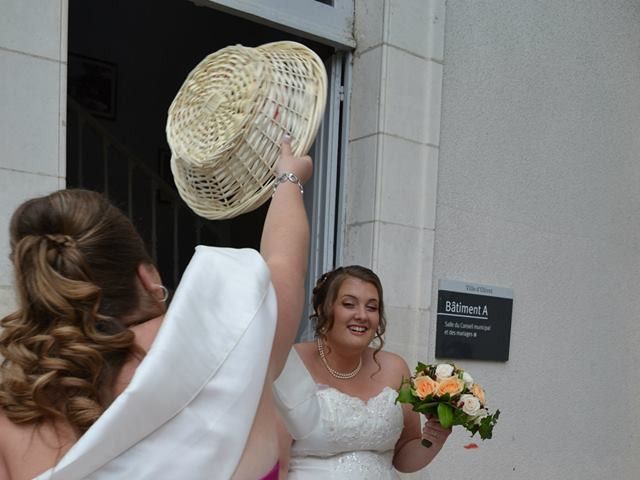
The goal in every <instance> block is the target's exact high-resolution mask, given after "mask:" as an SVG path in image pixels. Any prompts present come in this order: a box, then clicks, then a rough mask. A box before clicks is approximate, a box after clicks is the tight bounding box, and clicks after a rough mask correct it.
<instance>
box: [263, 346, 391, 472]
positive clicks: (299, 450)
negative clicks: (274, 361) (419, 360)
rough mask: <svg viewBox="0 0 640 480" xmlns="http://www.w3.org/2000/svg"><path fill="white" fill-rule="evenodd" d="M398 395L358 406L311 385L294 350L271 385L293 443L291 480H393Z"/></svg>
mask: <svg viewBox="0 0 640 480" xmlns="http://www.w3.org/2000/svg"><path fill="white" fill-rule="evenodd" d="M396 397H397V392H396V391H395V390H393V389H392V388H389V387H385V388H384V389H383V390H382V391H381V392H380V393H378V394H377V395H375V396H374V397H372V398H370V399H369V400H368V401H366V402H365V401H363V400H361V399H360V398H357V397H352V396H351V395H347V394H346V393H343V392H341V391H339V390H336V389H335V388H332V387H327V386H323V385H316V384H315V382H314V381H313V378H312V377H311V374H310V373H309V371H308V370H307V369H306V367H305V365H304V363H303V362H302V360H301V359H300V356H299V355H298V353H297V352H296V350H295V348H293V349H291V353H290V354H289V358H288V360H287V364H286V366H285V368H284V370H283V372H282V375H281V376H280V377H279V378H278V380H277V381H276V382H275V384H274V398H275V400H276V404H277V405H278V408H279V410H280V413H281V415H282V417H283V419H284V422H285V424H286V425H287V427H288V429H289V432H290V433H291V436H292V437H293V438H294V441H293V444H292V446H291V459H290V463H289V479H291V480H320V479H323V480H330V479H333V480H360V479H362V480H364V479H376V480H378V479H379V480H396V479H398V478H399V477H398V474H397V473H396V471H395V469H394V468H393V465H392V461H393V449H394V447H395V444H396V442H397V441H398V438H399V437H400V433H401V432H402V428H403V415H402V407H401V406H400V405H399V404H396V403H395V399H396Z"/></svg>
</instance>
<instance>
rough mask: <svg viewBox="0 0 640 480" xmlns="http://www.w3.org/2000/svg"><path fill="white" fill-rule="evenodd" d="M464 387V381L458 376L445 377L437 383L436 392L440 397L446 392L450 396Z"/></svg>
mask: <svg viewBox="0 0 640 480" xmlns="http://www.w3.org/2000/svg"><path fill="white" fill-rule="evenodd" d="M463 389H464V382H463V381H462V380H461V379H459V378H458V377H449V378H445V379H444V380H442V381H441V382H440V384H439V385H438V389H437V391H436V394H437V395H438V396H439V397H441V396H443V395H446V394H447V393H448V394H449V395H451V396H452V397H453V396H454V395H458V394H459V393H461V392H462V390H463Z"/></svg>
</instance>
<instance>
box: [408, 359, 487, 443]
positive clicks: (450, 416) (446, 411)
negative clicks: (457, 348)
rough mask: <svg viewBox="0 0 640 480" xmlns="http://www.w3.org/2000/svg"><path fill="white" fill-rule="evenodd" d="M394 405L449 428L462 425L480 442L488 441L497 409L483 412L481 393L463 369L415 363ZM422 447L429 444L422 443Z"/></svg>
mask: <svg viewBox="0 0 640 480" xmlns="http://www.w3.org/2000/svg"><path fill="white" fill-rule="evenodd" d="M396 402H400V403H408V404H411V405H412V406H413V410H414V411H415V412H419V413H422V414H424V415H433V416H435V417H437V418H438V421H439V422H440V424H441V425H442V426H443V427H445V428H449V427H451V426H452V425H462V426H463V427H464V428H466V429H467V430H469V431H470V432H471V436H472V437H473V436H474V435H475V434H476V432H477V433H479V434H480V438H482V439H483V440H484V439H486V438H491V435H492V433H493V426H494V425H495V424H496V422H497V421H498V417H499V416H500V410H496V412H495V413H494V414H490V413H489V411H488V410H487V409H486V400H485V395H484V390H483V389H482V387H481V386H480V385H478V384H477V383H475V382H474V380H473V377H471V375H469V373H467V372H465V371H464V370H463V369H461V368H459V367H457V366H456V365H452V364H450V363H439V364H434V365H425V364H424V363H418V366H417V367H416V373H415V375H414V376H412V377H410V378H408V379H403V380H402V384H401V385H400V388H399V389H398V398H397V399H396ZM422 444H423V445H424V446H425V447H430V446H431V442H429V441H428V440H423V441H422Z"/></svg>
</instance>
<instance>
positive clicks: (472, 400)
mask: <svg viewBox="0 0 640 480" xmlns="http://www.w3.org/2000/svg"><path fill="white" fill-rule="evenodd" d="M458 406H461V407H462V411H463V412H464V413H466V414H467V415H469V416H470V417H475V416H476V415H477V414H478V412H479V411H480V410H481V409H480V400H478V399H477V398H476V397H474V396H473V395H470V394H466V395H462V396H461V397H460V403H459V404H458Z"/></svg>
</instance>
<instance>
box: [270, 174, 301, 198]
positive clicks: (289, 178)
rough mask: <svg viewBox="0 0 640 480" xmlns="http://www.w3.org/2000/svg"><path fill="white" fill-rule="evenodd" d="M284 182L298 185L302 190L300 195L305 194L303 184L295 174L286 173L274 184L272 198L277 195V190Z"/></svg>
mask: <svg viewBox="0 0 640 480" xmlns="http://www.w3.org/2000/svg"><path fill="white" fill-rule="evenodd" d="M284 182H291V183H297V184H298V187H299V188H300V194H303V193H304V189H303V188H302V184H301V183H300V180H299V179H298V177H297V176H296V175H295V174H294V173H291V172H286V173H283V174H281V175H280V176H279V177H277V178H276V181H275V183H274V184H273V193H272V194H271V196H272V197H273V195H275V193H276V188H278V186H279V185H280V184H281V183H284Z"/></svg>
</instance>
